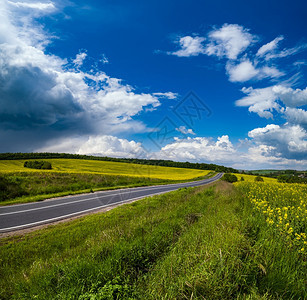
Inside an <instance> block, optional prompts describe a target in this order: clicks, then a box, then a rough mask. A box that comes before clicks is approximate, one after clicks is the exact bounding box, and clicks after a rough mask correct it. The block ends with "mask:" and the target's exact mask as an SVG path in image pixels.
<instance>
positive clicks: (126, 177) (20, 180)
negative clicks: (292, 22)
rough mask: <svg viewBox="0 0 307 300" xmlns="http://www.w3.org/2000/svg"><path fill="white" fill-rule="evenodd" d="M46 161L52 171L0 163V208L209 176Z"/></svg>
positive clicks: (198, 172) (124, 165) (114, 164)
mask: <svg viewBox="0 0 307 300" xmlns="http://www.w3.org/2000/svg"><path fill="white" fill-rule="evenodd" d="M47 161H48V162H50V163H51V164H52V170H37V169H29V168H25V167H24V166H23V165H24V162H25V161H24V160H0V205H8V204H15V203H26V202H32V201H39V200H43V199H46V198H51V197H58V196H65V195H71V194H76V193H84V192H87V193H88V192H90V191H97V190H103V189H113V188H121V187H135V186H145V185H155V184H167V183H173V182H180V181H186V180H192V179H199V178H204V176H210V175H211V174H213V173H210V171H207V170H205V171H204V170H194V169H183V168H170V167H160V166H157V167H156V166H150V165H139V164H131V163H120V162H106V161H93V160H79V159H50V160H47ZM209 173H210V175H209Z"/></svg>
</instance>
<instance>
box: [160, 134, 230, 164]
mask: <svg viewBox="0 0 307 300" xmlns="http://www.w3.org/2000/svg"><path fill="white" fill-rule="evenodd" d="M234 152H235V150H234V148H233V145H232V143H231V142H230V141H229V137H228V136H227V135H224V136H221V137H219V138H218V139H217V141H213V140H212V139H210V138H205V137H195V138H190V137H188V138H186V139H179V138H176V139H175V141H174V142H172V143H170V144H168V145H166V146H165V147H163V148H162V149H161V151H160V152H159V153H158V156H159V157H162V158H164V159H172V160H177V161H178V160H179V161H185V160H191V161H210V162H216V163H218V162H223V163H227V162H228V163H229V161H230V158H231V156H232V155H233V153H234Z"/></svg>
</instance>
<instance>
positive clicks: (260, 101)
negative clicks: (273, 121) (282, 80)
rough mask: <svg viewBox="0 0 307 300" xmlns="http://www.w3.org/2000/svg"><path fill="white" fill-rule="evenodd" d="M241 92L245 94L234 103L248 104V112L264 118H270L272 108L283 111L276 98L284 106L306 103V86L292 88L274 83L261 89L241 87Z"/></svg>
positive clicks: (239, 104)
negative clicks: (303, 87)
mask: <svg viewBox="0 0 307 300" xmlns="http://www.w3.org/2000/svg"><path fill="white" fill-rule="evenodd" d="M242 92H243V93H245V94H247V96H246V97H243V98H242V99H240V100H237V101H236V105H237V106H248V107H249V109H248V110H249V111H250V112H254V113H257V114H258V115H259V116H260V117H264V118H272V117H273V115H272V111H273V109H275V110H276V111H278V112H282V113H283V112H284V110H281V106H280V104H279V103H278V100H280V101H282V103H283V104H284V105H285V106H286V107H297V106H303V105H307V88H305V89H304V90H301V89H296V90H294V89H292V88H289V87H285V86H282V85H275V86H270V87H267V88H262V89H253V88H243V89H242Z"/></svg>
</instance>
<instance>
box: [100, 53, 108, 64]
mask: <svg viewBox="0 0 307 300" xmlns="http://www.w3.org/2000/svg"><path fill="white" fill-rule="evenodd" d="M99 61H100V62H102V63H103V64H108V63H109V59H108V58H107V57H106V56H105V54H102V55H101V59H100V60H99Z"/></svg>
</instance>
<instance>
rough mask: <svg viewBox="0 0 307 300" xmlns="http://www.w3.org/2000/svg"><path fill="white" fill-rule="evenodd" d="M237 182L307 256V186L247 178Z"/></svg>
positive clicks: (274, 226)
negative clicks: (249, 179)
mask: <svg viewBox="0 0 307 300" xmlns="http://www.w3.org/2000/svg"><path fill="white" fill-rule="evenodd" d="M235 185H236V186H237V187H238V188H239V189H240V190H241V191H242V192H243V194H244V195H245V197H248V199H249V200H250V201H251V203H252V204H253V207H254V209H255V210H256V211H258V212H259V213H261V215H263V216H264V217H265V219H266V222H267V224H268V225H269V226H270V227H271V228H272V229H273V230H274V231H275V232H277V234H278V236H282V237H284V238H285V240H286V241H287V243H288V245H289V246H290V247H295V248H297V249H298V251H299V252H300V253H301V254H303V255H307V238H306V229H307V185H304V184H295V183H294V184H288V183H277V182H275V183H272V182H244V181H243V182H237V183H235Z"/></svg>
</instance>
